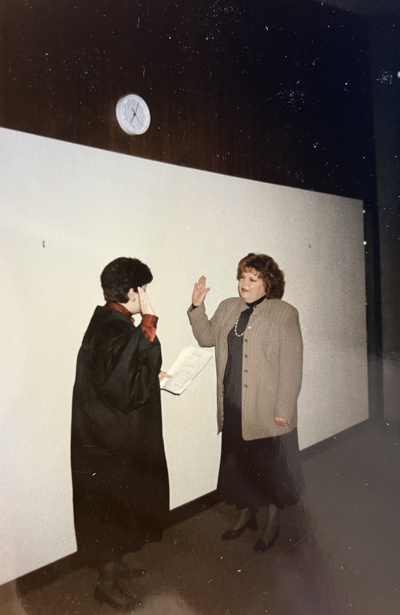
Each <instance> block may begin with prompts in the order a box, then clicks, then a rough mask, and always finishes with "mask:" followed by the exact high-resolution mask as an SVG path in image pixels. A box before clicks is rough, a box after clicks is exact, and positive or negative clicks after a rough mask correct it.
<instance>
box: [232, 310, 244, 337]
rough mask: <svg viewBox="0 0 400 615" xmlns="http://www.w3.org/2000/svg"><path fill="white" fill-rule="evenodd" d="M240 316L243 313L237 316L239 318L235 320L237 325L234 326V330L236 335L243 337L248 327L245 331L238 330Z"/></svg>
mask: <svg viewBox="0 0 400 615" xmlns="http://www.w3.org/2000/svg"><path fill="white" fill-rule="evenodd" d="M240 316H241V314H239V316H238V317H237V320H236V322H235V326H234V327H233V331H234V333H235V335H236V337H243V335H244V334H245V333H246V329H247V327H246V329H245V330H244V331H243V333H238V332H237V326H238V324H239V319H240Z"/></svg>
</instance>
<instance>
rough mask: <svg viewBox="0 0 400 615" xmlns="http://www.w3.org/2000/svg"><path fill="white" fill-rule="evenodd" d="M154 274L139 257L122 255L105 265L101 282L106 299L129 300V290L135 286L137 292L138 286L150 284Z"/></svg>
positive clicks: (120, 301) (124, 301) (123, 301)
mask: <svg viewBox="0 0 400 615" xmlns="http://www.w3.org/2000/svg"><path fill="white" fill-rule="evenodd" d="M152 279H153V275H152V273H151V271H150V269H149V267H148V266H147V265H145V264H144V263H142V262H141V261H140V260H139V259H138V258H127V257H125V256H121V257H120V258H116V259H115V260H113V261H111V263H108V265H106V267H104V269H103V271H102V273H101V276H100V282H101V287H102V289H103V293H104V299H105V300H106V301H118V302H119V303H126V302H127V301H128V291H129V290H130V289H131V288H133V290H134V291H135V292H136V291H137V289H138V286H143V285H144V284H149V283H150V282H151V281H152Z"/></svg>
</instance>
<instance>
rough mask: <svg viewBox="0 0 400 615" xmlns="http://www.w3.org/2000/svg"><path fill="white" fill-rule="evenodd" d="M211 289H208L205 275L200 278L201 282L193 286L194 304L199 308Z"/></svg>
mask: <svg viewBox="0 0 400 615" xmlns="http://www.w3.org/2000/svg"><path fill="white" fill-rule="evenodd" d="M209 290H210V289H209V288H207V280H206V278H205V276H204V275H202V276H200V277H199V281H198V282H196V283H195V285H194V286H193V293H192V304H193V305H195V306H196V307H198V306H199V305H201V304H202V303H204V300H205V298H206V296H207V293H208V291H209Z"/></svg>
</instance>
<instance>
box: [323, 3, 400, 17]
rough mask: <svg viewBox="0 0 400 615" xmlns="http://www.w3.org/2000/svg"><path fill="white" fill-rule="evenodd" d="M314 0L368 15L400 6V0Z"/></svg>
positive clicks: (385, 11)
mask: <svg viewBox="0 0 400 615" xmlns="http://www.w3.org/2000/svg"><path fill="white" fill-rule="evenodd" d="M314 2H318V3H319V4H329V5H330V6H335V7H337V8H340V9H344V10H346V11H351V12H352V13H358V14H359V15H364V16H366V17H369V16H373V15H378V14H381V13H387V12H389V11H393V10H395V9H399V8H400V0H314Z"/></svg>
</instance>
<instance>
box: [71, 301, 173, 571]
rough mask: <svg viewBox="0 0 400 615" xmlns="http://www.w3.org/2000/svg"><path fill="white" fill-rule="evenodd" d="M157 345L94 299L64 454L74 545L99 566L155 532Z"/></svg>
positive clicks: (164, 509)
mask: <svg viewBox="0 0 400 615" xmlns="http://www.w3.org/2000/svg"><path fill="white" fill-rule="evenodd" d="M160 368H161V346H160V343H159V341H158V339H157V337H156V338H155V339H154V341H153V342H151V341H149V340H148V339H147V338H146V337H145V335H144V333H143V331H142V329H141V328H140V327H135V325H134V324H133V323H132V321H131V319H130V318H129V316H126V315H125V314H123V313H120V312H117V311H115V310H113V309H111V308H109V307H106V306H102V307H100V306H98V307H97V308H96V309H95V312H94V314H93V316H92V319H91V321H90V324H89V327H88V329H87V331H86V333H85V336H84V338H83V342H82V346H81V348H80V351H79V354H78V359H77V368H76V379H75V385H74V392H73V407H72V434H71V461H72V479H73V481H72V482H73V494H74V513H75V529H76V535H77V542H78V551H79V552H80V554H81V556H82V559H83V560H86V563H87V565H101V564H103V563H106V562H107V561H111V560H112V559H114V558H115V557H119V556H121V555H122V554H123V553H124V552H131V551H136V550H139V549H140V548H141V547H142V546H143V544H144V543H145V542H147V541H149V540H158V539H160V538H161V533H162V527H163V525H164V524H165V521H166V517H167V513H168V505H169V490H168V474H167V464H166V459H165V452H164V443H163V436H162V417H161V397H160V385H159V379H158V374H159V371H160Z"/></svg>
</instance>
